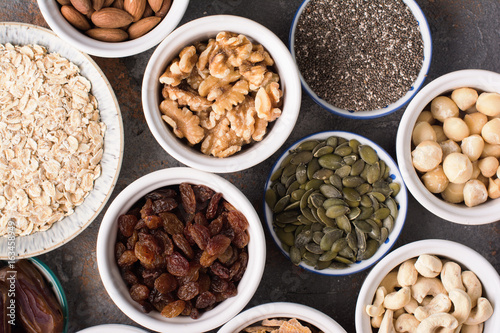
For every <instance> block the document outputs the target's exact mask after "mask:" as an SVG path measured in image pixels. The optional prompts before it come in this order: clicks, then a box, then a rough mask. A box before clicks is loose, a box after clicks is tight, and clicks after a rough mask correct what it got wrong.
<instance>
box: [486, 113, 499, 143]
mask: <svg viewBox="0 0 500 333" xmlns="http://www.w3.org/2000/svg"><path fill="white" fill-rule="evenodd" d="M481 135H482V136H483V139H484V141H486V142H488V143H489V144H492V145H500V118H493V119H491V120H490V121H488V122H487V123H486V124H484V126H483V128H482V130H481Z"/></svg>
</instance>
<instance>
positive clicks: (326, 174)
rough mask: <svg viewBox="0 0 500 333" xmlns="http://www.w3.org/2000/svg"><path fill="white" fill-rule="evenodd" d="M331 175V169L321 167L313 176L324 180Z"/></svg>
mask: <svg viewBox="0 0 500 333" xmlns="http://www.w3.org/2000/svg"><path fill="white" fill-rule="evenodd" d="M332 175H333V170H330V169H325V168H322V169H319V170H318V171H316V172H315V173H314V175H313V178H314V179H321V180H325V179H328V178H330V176H332Z"/></svg>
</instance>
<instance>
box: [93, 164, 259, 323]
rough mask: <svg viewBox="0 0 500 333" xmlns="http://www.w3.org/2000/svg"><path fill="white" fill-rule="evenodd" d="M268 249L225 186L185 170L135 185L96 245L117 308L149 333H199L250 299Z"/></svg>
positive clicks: (252, 218) (248, 209)
mask: <svg viewBox="0 0 500 333" xmlns="http://www.w3.org/2000/svg"><path fill="white" fill-rule="evenodd" d="M265 257H266V246H265V238H264V232H263V229H262V226H261V222H260V220H259V217H258V215H257V213H256V212H255V210H254V208H253V206H252V204H251V203H250V202H249V201H248V199H247V198H246V197H245V196H244V195H243V194H242V193H241V192H240V191H239V190H238V189H237V188H236V187H235V186H234V185H232V184H231V183H229V182H228V181H226V180H224V179H223V178H221V177H219V176H217V175H214V174H209V173H205V172H203V171H198V170H193V169H191V168H169V169H165V170H160V171H156V172H153V173H150V174H148V175H146V176H143V177H141V178H140V179H138V180H136V181H135V182H133V183H132V184H130V185H129V186H127V187H126V188H125V189H124V190H123V191H122V192H121V193H120V194H119V195H118V196H117V197H116V198H115V200H114V201H113V203H112V204H111V205H110V207H109V209H108V210H107V212H106V214H105V216H104V218H103V222H102V224H101V227H100V230H99V235H98V239H97V263H98V267H99V274H100V276H101V279H102V281H103V284H104V286H105V288H106V291H107V292H108V294H109V295H110V297H111V299H112V300H113V301H114V302H115V304H116V305H117V306H118V307H119V308H120V309H121V310H122V311H123V312H124V313H125V314H126V315H127V316H128V317H130V318H131V319H132V320H134V321H136V322H137V323H138V324H140V325H142V326H144V327H147V328H149V329H152V330H155V331H166V330H167V331H173V332H179V331H182V332H193V333H194V332H205V331H209V330H211V329H214V328H216V327H218V326H220V325H222V324H224V323H225V322H226V321H228V320H229V319H231V318H232V317H233V316H235V315H236V314H237V313H238V312H240V311H241V310H242V309H243V308H244V307H245V306H246V304H247V303H248V301H250V299H251V298H252V296H253V294H254V293H255V291H256V289H257V287H258V285H259V283H260V280H261V278H262V273H263V270H264V264H265Z"/></svg>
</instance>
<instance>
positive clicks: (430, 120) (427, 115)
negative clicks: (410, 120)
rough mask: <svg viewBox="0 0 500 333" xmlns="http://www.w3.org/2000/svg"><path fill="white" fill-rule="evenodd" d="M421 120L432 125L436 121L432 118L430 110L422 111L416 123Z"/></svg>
mask: <svg viewBox="0 0 500 333" xmlns="http://www.w3.org/2000/svg"><path fill="white" fill-rule="evenodd" d="M421 121H423V122H426V123H429V124H431V125H433V124H434V123H435V122H436V119H434V117H433V116H432V113H431V112H430V111H422V112H420V114H419V115H418V118H417V121H416V123H417V124H418V123H419V122H421Z"/></svg>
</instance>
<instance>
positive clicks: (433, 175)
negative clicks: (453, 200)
mask: <svg viewBox="0 0 500 333" xmlns="http://www.w3.org/2000/svg"><path fill="white" fill-rule="evenodd" d="M422 181H423V182H424V185H425V187H426V188H427V189H428V190H429V191H431V192H432V193H441V192H443V191H444V189H445V188H446V186H448V183H449V180H448V177H446V175H445V173H444V171H443V167H442V166H441V165H439V166H438V167H437V168H436V169H434V170H431V171H429V172H427V173H426V174H424V175H423V176H422Z"/></svg>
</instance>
